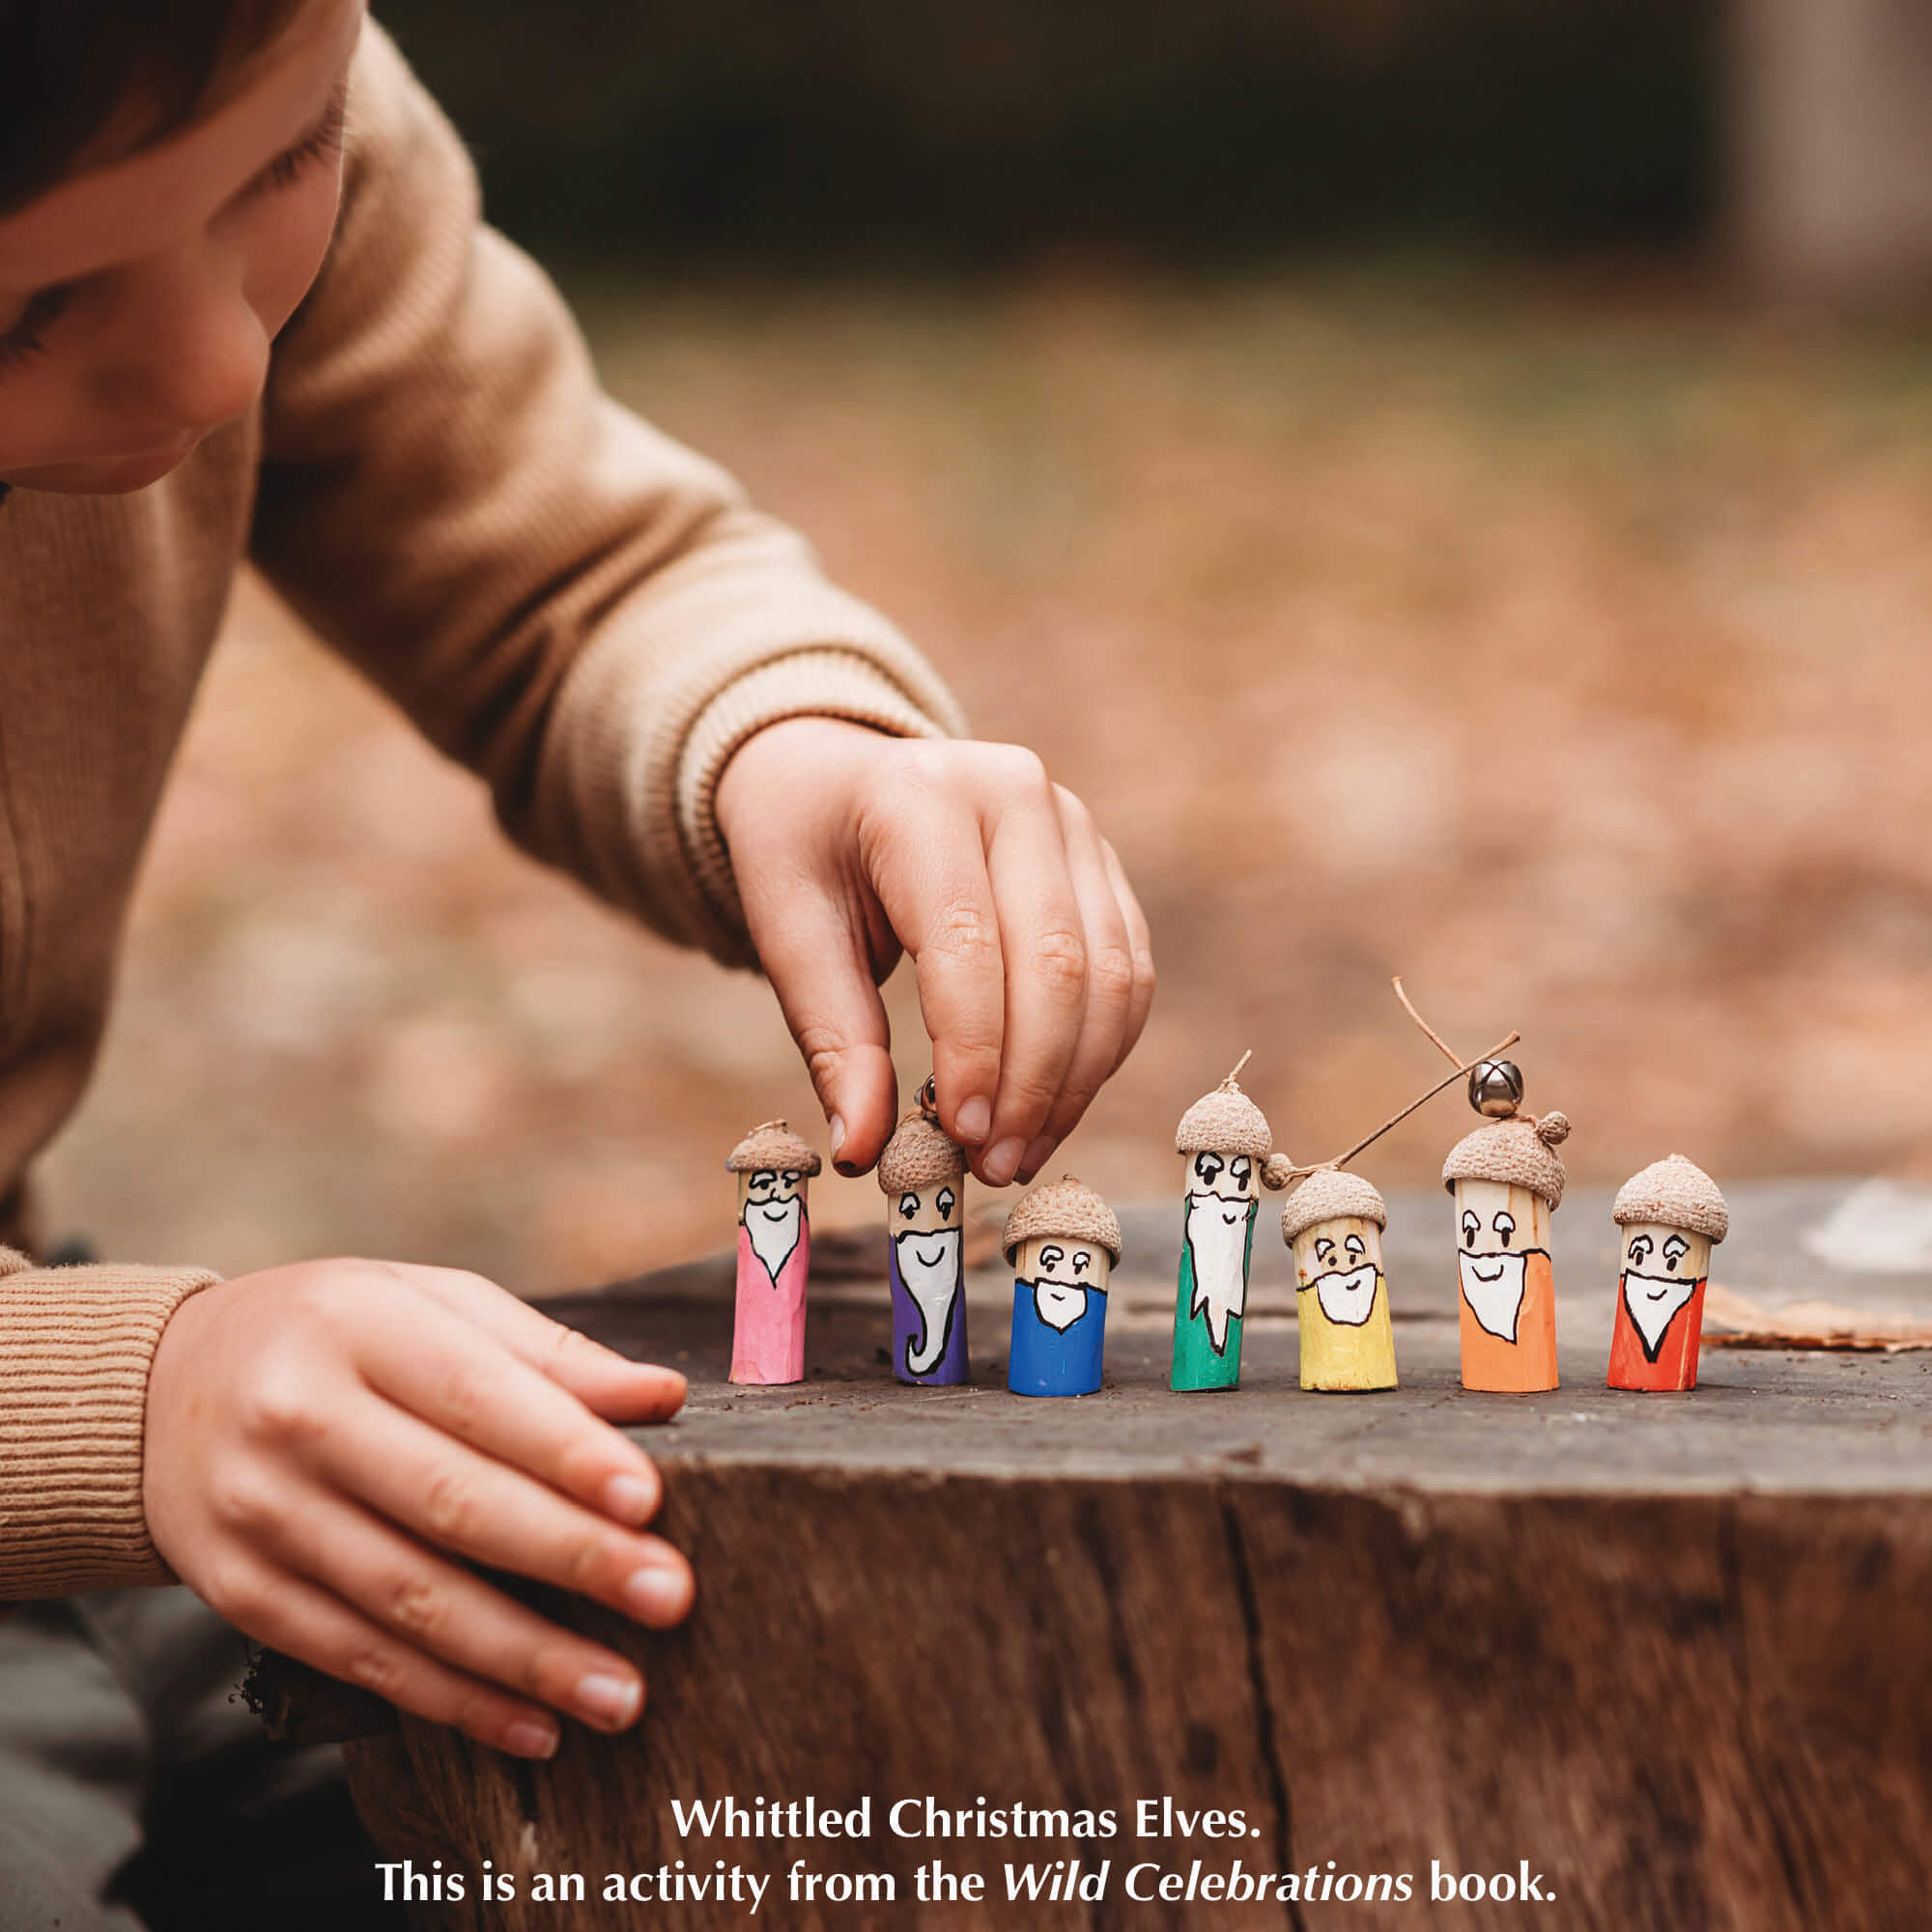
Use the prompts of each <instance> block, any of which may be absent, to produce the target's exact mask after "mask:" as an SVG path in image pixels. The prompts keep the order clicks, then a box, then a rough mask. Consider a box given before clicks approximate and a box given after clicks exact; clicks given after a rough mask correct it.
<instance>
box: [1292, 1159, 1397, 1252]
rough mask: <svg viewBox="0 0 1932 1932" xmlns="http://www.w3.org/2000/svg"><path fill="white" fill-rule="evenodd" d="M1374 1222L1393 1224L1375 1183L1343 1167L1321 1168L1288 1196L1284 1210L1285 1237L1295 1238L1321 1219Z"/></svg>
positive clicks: (1379, 1225) (1377, 1224)
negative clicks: (1350, 1172)
mask: <svg viewBox="0 0 1932 1932" xmlns="http://www.w3.org/2000/svg"><path fill="white" fill-rule="evenodd" d="M1344 1219H1348V1220H1353V1221H1373V1222H1374V1223H1375V1224H1376V1226H1377V1227H1378V1228H1386V1227H1387V1226H1388V1224H1389V1219H1388V1208H1387V1206H1386V1204H1385V1203H1384V1202H1383V1200H1382V1197H1381V1196H1380V1195H1379V1194H1378V1192H1377V1191H1376V1189H1375V1187H1374V1185H1373V1184H1372V1183H1371V1182H1369V1181H1366V1180H1364V1179H1362V1177H1361V1176H1360V1175H1359V1174H1349V1173H1345V1172H1344V1171H1343V1170H1342V1169H1341V1168H1339V1167H1322V1168H1318V1169H1317V1170H1316V1171H1315V1172H1314V1173H1313V1174H1311V1175H1310V1176H1309V1177H1308V1179H1306V1180H1304V1181H1303V1182H1302V1183H1301V1185H1300V1186H1299V1187H1297V1188H1296V1189H1295V1190H1294V1192H1293V1194H1291V1195H1290V1196H1289V1197H1288V1203H1287V1205H1286V1206H1285V1207H1284V1208H1282V1210H1281V1237H1282V1239H1283V1240H1284V1241H1292V1240H1293V1239H1294V1237H1295V1236H1297V1235H1305V1234H1306V1233H1307V1232H1308V1230H1309V1229H1310V1228H1312V1227H1314V1226H1315V1225H1316V1224H1317V1223H1318V1222H1321V1221H1340V1220H1344Z"/></svg>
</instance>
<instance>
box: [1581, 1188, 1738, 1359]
mask: <svg viewBox="0 0 1932 1932" xmlns="http://www.w3.org/2000/svg"><path fill="white" fill-rule="evenodd" d="M1610 1213H1611V1215H1612V1217H1613V1218H1614V1219H1615V1221H1616V1224H1617V1226H1618V1227H1619V1228H1620V1229H1622V1231H1623V1267H1622V1270H1621V1271H1620V1273H1619V1274H1618V1276H1617V1318H1616V1327H1615V1328H1614V1329H1613V1330H1612V1331H1611V1335H1610V1373H1609V1383H1610V1386H1611V1387H1612V1388H1622V1389H1690V1388H1695V1387H1696V1386H1697V1349H1698V1344H1699V1343H1700V1342H1701V1341H1702V1339H1703V1334H1704V1284H1705V1281H1706V1280H1707V1278H1708V1277H1709V1275H1710V1272H1711V1250H1712V1248H1713V1247H1715V1246H1716V1245H1717V1243H1718V1242H1719V1241H1721V1240H1722V1239H1723V1238H1724V1236H1726V1235H1727V1234H1729V1233H1730V1230H1731V1215H1730V1210H1729V1208H1726V1207H1725V1206H1724V1197H1723V1196H1722V1195H1721V1194H1720V1193H1719V1191H1718V1183H1717V1182H1716V1181H1715V1180H1713V1179H1711V1177H1710V1176H1709V1175H1708V1174H1706V1173H1705V1172H1704V1170H1703V1169H1702V1168H1701V1167H1699V1166H1698V1165H1697V1164H1696V1162H1695V1161H1690V1160H1686V1159H1685V1158H1684V1156H1683V1155H1682V1154H1681V1153H1673V1154H1671V1155H1670V1156H1669V1157H1668V1158H1667V1159H1665V1160H1659V1161H1653V1162H1652V1163H1651V1164H1650V1166H1648V1167H1647V1168H1645V1169H1644V1170H1643V1172H1642V1173H1641V1174H1634V1175H1633V1176H1632V1177H1631V1178H1630V1179H1628V1180H1627V1181H1625V1182H1624V1184H1623V1187H1622V1189H1621V1191H1620V1192H1619V1193H1618V1195H1617V1198H1616V1204H1615V1206H1614V1207H1612V1208H1611V1209H1610Z"/></svg>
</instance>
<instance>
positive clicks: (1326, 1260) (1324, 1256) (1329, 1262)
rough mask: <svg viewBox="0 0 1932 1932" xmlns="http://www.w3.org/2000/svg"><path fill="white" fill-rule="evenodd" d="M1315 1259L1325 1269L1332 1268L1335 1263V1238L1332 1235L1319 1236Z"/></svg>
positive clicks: (1317, 1237) (1316, 1243) (1316, 1242)
mask: <svg viewBox="0 0 1932 1932" xmlns="http://www.w3.org/2000/svg"><path fill="white" fill-rule="evenodd" d="M1315 1259H1316V1260H1317V1261H1318V1262H1320V1263H1321V1265H1322V1266H1323V1267H1332V1266H1333V1265H1334V1263H1335V1237H1334V1236H1332V1235H1319V1236H1316V1241H1315Z"/></svg>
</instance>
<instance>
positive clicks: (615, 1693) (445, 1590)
mask: <svg viewBox="0 0 1932 1932" xmlns="http://www.w3.org/2000/svg"><path fill="white" fill-rule="evenodd" d="M265 1532H266V1533H265V1535H264V1539H263V1540H264V1541H265V1542H266V1543H267V1544H268V1546H269V1548H270V1550H271V1552H272V1553H273V1554H274V1555H275V1556H276V1557H278V1558H279V1559H280V1560H281V1561H282V1562H283V1563H285V1564H287V1565H288V1566H289V1567H290V1568H291V1569H293V1570H295V1571H297V1572H298V1574H299V1575H302V1576H305V1577H308V1578H309V1580H310V1581H311V1582H314V1583H317V1584H319V1585H321V1587H322V1588H324V1589H326V1590H327V1591H328V1592H329V1593H330V1594H331V1595H333V1596H335V1597H338V1598H340V1599H341V1600H342V1601H343V1602H344V1603H346V1604H347V1605H350V1606H351V1607H352V1608H353V1609H355V1610H358V1611H360V1612H361V1614H362V1615H363V1616H365V1617H367V1618H368V1619H369V1620H370V1621H371V1622H372V1623H375V1624H379V1625H381V1626H382V1627H383V1628H384V1630H386V1631H388V1632H389V1633H390V1634H392V1635H394V1636H397V1637H400V1638H402V1639H403V1641H404V1642H406V1643H408V1644H411V1645H412V1646H413V1647H414V1648H416V1649H417V1650H419V1651H422V1652H424V1653H426V1654H427V1655H429V1656H430V1657H432V1658H434V1659H436V1660H437V1661H438V1662H441V1663H444V1664H447V1665H448V1666H450V1668H452V1669H454V1670H457V1671H460V1672H462V1673H464V1674H465V1675H466V1676H468V1677H473V1678H480V1679H481V1680H482V1681H483V1682H484V1683H486V1684H494V1685H497V1686H499V1687H501V1688H502V1689H503V1690H508V1691H510V1692H511V1693H512V1694H514V1695H518V1696H526V1697H533V1698H535V1699H537V1701H538V1702H540V1703H543V1704H547V1705H549V1706H550V1707H551V1709H553V1710H556V1711H565V1712H568V1713H569V1714H570V1716H572V1717H574V1718H577V1719H582V1721H583V1722H584V1723H586V1724H590V1725H592V1726H594V1727H595V1728H596V1729H598V1730H600V1731H620V1730H623V1729H624V1728H626V1726H628V1725H629V1724H631V1723H632V1722H633V1721H635V1719H637V1716H638V1714H639V1711H641V1710H642V1708H643V1701H644V1684H643V1679H642V1677H641V1676H640V1675H639V1672H638V1669H637V1666H636V1665H635V1664H633V1663H632V1662H630V1660H629V1659H627V1658H624V1657H620V1656H619V1655H618V1654H617V1653H616V1652H615V1651H612V1650H610V1649H607V1648H606V1647H605V1646H604V1645H603V1644H599V1643H592V1642H591V1641H590V1639H589V1638H588V1637H584V1636H580V1635H578V1634H576V1633H575V1632H572V1631H567V1630H565V1629H563V1628H562V1627H561V1626H560V1625H558V1624H554V1623H552V1622H551V1621H550V1619H549V1618H547V1617H542V1616H539V1615H538V1614H537V1612H536V1611H535V1610H533V1609H530V1608H529V1607H528V1606H527V1605H523V1604H520V1603H518V1602H516V1601H515V1600H514V1599H513V1598H511V1597H508V1596H505V1595H504V1593H503V1592H502V1591H501V1590H497V1589H493V1588H492V1587H491V1585H490V1584H488V1583H486V1582H485V1581H484V1580H483V1578H482V1577H478V1576H477V1575H475V1574H474V1572H472V1571H469V1570H466V1569H464V1568H462V1567H461V1566H460V1565H458V1564H455V1563H451V1562H449V1561H448V1560H447V1559H445V1558H444V1557H442V1556H440V1555H438V1554H437V1553H436V1552H435V1551H433V1550H431V1549H427V1548H424V1547H423V1546H422V1545H421V1544H420V1543H418V1542H416V1541H415V1540H414V1539H413V1538H412V1537H409V1536H405V1535H403V1534H402V1533H401V1532H400V1531H398V1530H396V1529H394V1528H392V1527H391V1526H390V1525H389V1524H387V1523H385V1522H384V1521H382V1520H379V1519H378V1518H376V1517H374V1516H371V1515H370V1514H369V1513H368V1512H367V1511H366V1510H362V1509H357V1508H356V1507H355V1506H354V1505H353V1504H350V1503H347V1502H344V1501H341V1500H339V1499H336V1498H333V1497H327V1496H322V1497H317V1496H314V1495H307V1496H304V1497H303V1498H302V1502H301V1508H300V1511H299V1512H294V1511H291V1512H287V1513H285V1514H284V1515H283V1516H281V1517H280V1518H278V1519H277V1520H275V1521H274V1522H273V1524H272V1525H265Z"/></svg>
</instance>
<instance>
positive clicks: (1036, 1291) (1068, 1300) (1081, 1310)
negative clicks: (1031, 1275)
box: [1032, 1281, 1087, 1335]
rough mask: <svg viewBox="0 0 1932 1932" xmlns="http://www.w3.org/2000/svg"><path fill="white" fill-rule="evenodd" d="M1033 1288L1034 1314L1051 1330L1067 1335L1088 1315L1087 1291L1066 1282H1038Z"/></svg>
mask: <svg viewBox="0 0 1932 1932" xmlns="http://www.w3.org/2000/svg"><path fill="white" fill-rule="evenodd" d="M1032 1288H1033V1312H1034V1313H1035V1314H1036V1315H1037V1316H1038V1317H1039V1319H1040V1320H1041V1321H1044V1322H1045V1323H1046V1325H1047V1326H1048V1327H1049V1328H1052V1329H1055V1330H1057V1331H1058V1332H1059V1333H1060V1334H1063V1335H1064V1334H1065V1332H1066V1331H1067V1329H1069V1328H1071V1327H1072V1326H1073V1324H1074V1323H1075V1322H1076V1321H1079V1320H1080V1318H1081V1317H1082V1316H1083V1315H1085V1314H1086V1313H1087V1291H1086V1290H1085V1289H1084V1288H1074V1287H1072V1286H1070V1285H1069V1284H1068V1283H1066V1282H1064V1281H1037V1282H1034V1283H1033V1284H1032Z"/></svg>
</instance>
